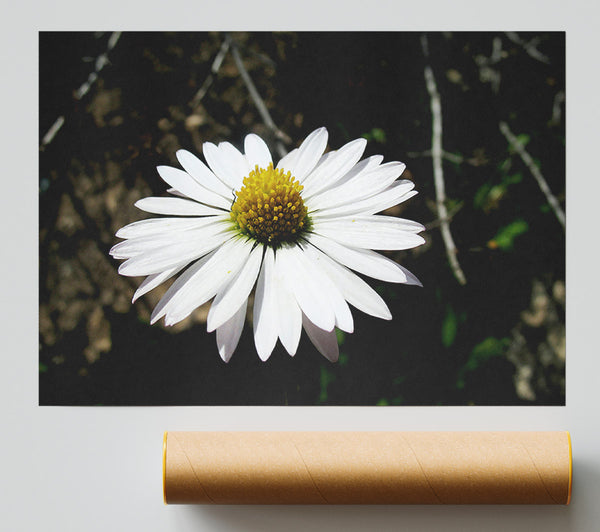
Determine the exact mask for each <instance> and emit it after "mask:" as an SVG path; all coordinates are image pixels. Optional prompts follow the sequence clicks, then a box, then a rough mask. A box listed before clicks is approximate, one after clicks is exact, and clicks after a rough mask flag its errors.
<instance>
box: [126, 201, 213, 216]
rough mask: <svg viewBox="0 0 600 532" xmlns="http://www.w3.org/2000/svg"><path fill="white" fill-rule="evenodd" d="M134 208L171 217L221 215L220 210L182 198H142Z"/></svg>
mask: <svg viewBox="0 0 600 532" xmlns="http://www.w3.org/2000/svg"><path fill="white" fill-rule="evenodd" d="M135 206H136V207H137V208H138V209H140V210H142V211H145V212H151V213H152V214H170V215H173V216H187V215H196V216H209V215H217V214H223V211H222V210H220V209H215V208H214V207H209V206H208V205H204V204H203V203H197V202H196V201H192V200H188V199H183V198H143V199H141V200H139V201H136V202H135Z"/></svg>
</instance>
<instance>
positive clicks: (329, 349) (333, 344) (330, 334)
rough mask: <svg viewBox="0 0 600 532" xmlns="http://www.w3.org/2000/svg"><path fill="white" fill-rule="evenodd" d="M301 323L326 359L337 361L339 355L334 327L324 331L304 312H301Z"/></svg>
mask: <svg viewBox="0 0 600 532" xmlns="http://www.w3.org/2000/svg"><path fill="white" fill-rule="evenodd" d="M302 325H303V326H304V330H305V331H306V334H308V337H309V338H310V341H311V342H312V343H313V345H314V346H315V347H316V348H317V349H318V351H319V353H321V354H322V355H323V356H324V357H325V358H326V359H327V360H329V361H330V362H337V359H338V358H339V356H340V352H339V347H338V342H337V334H336V333H335V329H333V330H332V331H324V330H323V329H321V328H319V327H317V326H316V325H315V324H314V323H312V322H311V321H310V320H309V319H308V318H307V317H306V315H305V314H302Z"/></svg>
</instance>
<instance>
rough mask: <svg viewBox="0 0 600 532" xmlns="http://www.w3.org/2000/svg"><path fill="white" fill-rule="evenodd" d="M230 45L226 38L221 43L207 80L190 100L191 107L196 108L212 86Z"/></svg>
mask: <svg viewBox="0 0 600 532" xmlns="http://www.w3.org/2000/svg"><path fill="white" fill-rule="evenodd" d="M230 45H231V41H230V40H229V39H227V38H226V39H224V40H223V43H222V44H221V48H219V51H218V53H217V55H216V56H215V59H214V61H213V63H212V65H211V67H210V73H209V74H208V76H207V78H206V79H205V80H204V83H203V84H202V87H200V89H199V90H198V92H197V93H196V94H195V95H194V97H193V98H192V101H191V102H190V105H191V106H192V107H197V106H198V104H199V103H200V101H201V100H202V98H204V96H206V93H207V92H208V89H210V86H211V85H212V84H213V81H214V80H215V76H216V75H217V74H218V72H219V69H220V68H221V64H222V63H223V59H225V56H226V55H227V52H228V51H229V46H230Z"/></svg>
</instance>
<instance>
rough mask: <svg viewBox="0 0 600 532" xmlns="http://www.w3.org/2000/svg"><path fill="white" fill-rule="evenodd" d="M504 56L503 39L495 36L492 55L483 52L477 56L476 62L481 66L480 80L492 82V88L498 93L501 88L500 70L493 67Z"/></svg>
mask: <svg viewBox="0 0 600 532" xmlns="http://www.w3.org/2000/svg"><path fill="white" fill-rule="evenodd" d="M503 57H504V54H503V52H502V39H500V37H494V39H493V40H492V55H490V57H487V56H485V55H483V54H479V55H477V56H475V62H476V63H477V66H478V67H479V80H480V81H481V82H483V83H491V85H492V90H493V91H494V92H495V93H497V92H498V90H499V89H500V80H501V76H500V72H499V71H498V70H496V69H495V68H493V65H495V64H496V63H499V62H500V61H501V60H502V59H503Z"/></svg>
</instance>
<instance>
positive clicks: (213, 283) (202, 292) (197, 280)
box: [164, 238, 253, 325]
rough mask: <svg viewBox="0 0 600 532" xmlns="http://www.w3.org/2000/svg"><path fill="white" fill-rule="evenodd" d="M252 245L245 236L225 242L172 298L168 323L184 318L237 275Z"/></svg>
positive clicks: (167, 312)
mask: <svg viewBox="0 0 600 532" xmlns="http://www.w3.org/2000/svg"><path fill="white" fill-rule="evenodd" d="M252 246H253V242H252V241H248V240H245V239H243V238H233V239H231V240H229V241H228V242H226V243H225V244H223V246H221V247H220V248H219V249H218V250H217V251H216V252H215V254H214V255H212V256H211V258H210V259H209V260H208V262H206V264H205V265H204V266H203V267H202V268H201V269H200V270H198V271H197V272H196V275H195V276H194V277H192V278H191V279H189V280H188V281H187V283H186V286H185V287H184V288H182V289H181V290H178V292H177V294H175V295H174V296H173V297H172V298H171V300H170V301H169V302H168V304H167V306H166V308H165V309H164V315H165V324H166V325H173V324H174V323H177V322H178V321H181V320H183V319H184V318H186V317H187V316H189V315H190V314H191V313H192V312H193V311H194V309H196V308H197V307H199V306H200V305H202V304H204V303H206V302H207V301H208V300H209V299H211V298H212V297H214V296H215V295H216V294H217V293H218V292H220V291H221V290H222V289H223V287H224V286H225V285H226V284H227V283H229V282H231V279H233V278H234V277H235V276H236V275H237V273H238V271H239V270H240V268H241V267H242V265H243V264H244V262H245V261H246V260H247V258H248V255H249V254H250V252H251V250H252Z"/></svg>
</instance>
